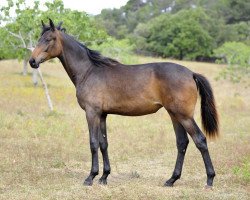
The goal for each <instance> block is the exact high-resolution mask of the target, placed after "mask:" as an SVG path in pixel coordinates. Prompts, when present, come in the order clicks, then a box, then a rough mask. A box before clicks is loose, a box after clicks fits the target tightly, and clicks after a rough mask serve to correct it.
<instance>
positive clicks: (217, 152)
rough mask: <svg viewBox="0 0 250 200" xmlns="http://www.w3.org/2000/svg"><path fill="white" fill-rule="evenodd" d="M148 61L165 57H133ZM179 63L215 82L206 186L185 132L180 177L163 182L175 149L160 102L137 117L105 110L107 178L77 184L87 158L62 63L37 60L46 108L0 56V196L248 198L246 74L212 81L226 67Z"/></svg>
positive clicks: (249, 98)
mask: <svg viewBox="0 0 250 200" xmlns="http://www.w3.org/2000/svg"><path fill="white" fill-rule="evenodd" d="M154 61H163V60H161V59H156V58H143V57H139V58H138V62H140V63H143V62H154ZM176 62H177V61H176ZM178 63H180V64H183V65H185V66H187V67H188V68H190V69H191V70H193V71H195V72H199V73H202V74H203V75H205V76H206V77H207V78H208V79H209V80H210V82H211V85H212V87H213V89H214V94H215V98H216V103H217V107H218V112H219V114H220V138H218V139H217V140H208V146H209V150H210V154H211V158H212V161H213V163H214V168H215V171H216V174H217V175H216V177H215V181H214V187H213V190H206V189H204V186H205V183H206V173H205V167H204V164H203V161H202V157H201V155H200V153H199V151H198V150H197V149H196V147H195V145H194V143H193V142H192V141H191V139H190V144H189V147H188V149H187V154H186V158H185V162H184V167H183V168H184V169H183V173H182V177H181V179H180V180H178V181H177V182H176V184H175V185H174V187H170V188H168V187H163V184H164V183H165V181H166V180H167V179H168V178H169V177H170V176H171V174H172V171H173V168H174V165H175V160H176V153H177V152H176V144H175V135H174V132H173V128H172V124H171V120H170V118H169V116H168V114H167V112H166V111H165V110H163V109H161V110H160V111H159V112H157V113H156V114H153V115H147V116H142V117H122V116H115V115H113V116H109V117H108V138H109V154H110V162H111V167H112V173H111V175H110V176H109V179H108V185H107V186H102V185H99V184H98V182H97V181H98V178H99V177H100V175H99V176H98V177H97V178H96V179H95V182H94V184H93V186H92V187H87V186H83V185H82V183H83V180H84V178H85V177H86V176H87V175H88V173H89V169H90V164H91V162H90V161H91V160H90V150H89V142H88V131H87V125H86V120H85V115H84V111H82V110H81V108H80V107H79V106H78V104H77V101H76V97H75V89H74V86H73V84H72V83H71V82H70V80H69V78H68V77H67V74H66V72H65V71H64V69H63V67H62V66H61V64H59V63H57V62H56V63H48V62H47V63H45V64H42V65H41V70H42V71H43V74H44V78H45V80H46V81H47V83H48V86H49V91H50V95H51V98H52V101H53V104H54V108H55V111H54V112H49V111H48V106H47V102H46V98H45V95H44V90H43V89H42V86H41V84H40V85H39V86H38V87H33V85H32V81H31V77H30V75H29V76H22V75H21V73H20V72H21V63H18V62H17V61H13V60H12V61H1V62H0V80H1V81H0V174H1V178H0V199H25V200H27V199H32V200H34V199H114V200H116V199H133V200H134V199H143V200H145V199H227V200H228V199H250V170H249V169H250V145H249V144H250V134H249V129H250V89H249V88H250V80H248V79H246V80H243V81H242V82H241V83H237V84H234V83H231V82H229V81H227V80H218V81H216V80H215V79H216V77H217V75H218V73H219V71H220V70H221V68H223V67H225V66H222V65H216V64H205V63H195V62H178ZM30 71H31V69H30ZM199 107H200V102H198V104H197V109H196V112H195V119H196V121H197V122H198V124H199V125H200V111H199ZM100 162H102V159H101V158H100ZM100 172H102V163H100ZM100 174H101V173H100Z"/></svg>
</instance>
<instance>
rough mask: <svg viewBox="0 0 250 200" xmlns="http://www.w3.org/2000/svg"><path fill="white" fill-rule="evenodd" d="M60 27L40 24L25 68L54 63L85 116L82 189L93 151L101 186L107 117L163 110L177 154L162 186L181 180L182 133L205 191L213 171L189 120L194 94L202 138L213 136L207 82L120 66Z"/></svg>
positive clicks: (171, 67) (163, 68)
mask: <svg viewBox="0 0 250 200" xmlns="http://www.w3.org/2000/svg"><path fill="white" fill-rule="evenodd" d="M61 25H62V23H59V25H58V26H55V25H54V23H53V21H52V20H51V19H49V25H45V24H44V23H43V22H42V33H41V37H40V39H39V41H38V44H37V46H36V48H35V49H34V51H33V52H32V55H31V58H30V60H29V63H30V65H31V67H32V68H38V67H39V64H40V63H42V62H44V61H46V60H49V59H51V58H55V57H57V58H59V60H60V61H61V63H62V65H63V66H64V68H65V70H66V72H67V74H68V75H69V78H70V79H71V81H72V82H73V84H74V85H75V88H76V97H77V100H78V103H79V105H80V107H81V108H82V109H83V110H85V112H86V119H87V123H88V129H89V141H90V150H91V155H92V165H91V170H90V174H89V176H88V177H87V178H86V179H85V181H84V185H92V184H93V179H94V178H95V176H96V175H98V172H99V162H98V149H99V147H100V150H101V153H102V157H103V174H102V176H101V178H100V179H99V183H100V184H107V177H108V175H109V174H110V171H111V168H110V163H109V156H108V140H107V130H106V118H107V115H108V114H117V115H126V116H140V115H146V114H151V113H155V112H157V111H158V110H159V109H160V108H162V107H164V108H165V109H166V110H167V112H168V113H169V115H170V117H171V120H172V123H173V128H174V131H175V135H176V141H177V142H176V145H177V149H178V154H177V160H176V164H175V168H174V171H173V174H172V176H171V178H170V179H169V180H167V181H166V183H165V184H164V185H165V186H173V184H174V182H175V181H176V180H177V179H179V178H180V176H181V172H182V166H183V161H184V157H185V153H186V149H187V146H188V143H189V139H188V136H187V133H188V134H189V135H190V136H191V138H192V139H193V141H194V143H195V145H196V147H197V148H198V149H199V151H200V153H201V155H202V157H203V161H204V164H205V168H206V173H207V187H212V185H213V179H214V177H215V171H214V168H213V165H212V161H211V158H210V155H209V152H208V147H207V142H206V137H205V136H204V134H203V133H202V131H201V130H200V128H199V127H198V126H197V124H196V122H195V120H194V118H193V115H194V109H195V105H196V101H197V96H198V92H199V94H200V97H201V118H202V125H203V128H204V130H205V132H206V135H208V136H210V137H216V136H218V132H219V131H218V129H219V128H218V117H217V111H216V107H215V100H214V95H213V92H212V88H211V86H210V84H209V82H208V80H207V79H206V78H205V77H204V76H202V75H200V74H197V73H194V72H192V71H190V70H189V69H187V68H186V67H184V66H181V65H178V64H174V63H168V62H162V63H148V64H140V65H124V64H121V63H119V62H118V61H116V60H114V59H111V58H107V57H104V56H102V55H101V54H100V53H99V52H97V51H94V50H91V49H89V48H87V47H86V46H85V45H83V44H82V43H80V42H78V41H76V40H75V39H74V38H73V37H72V36H70V35H68V34H66V33H65V29H64V28H62V27H61Z"/></svg>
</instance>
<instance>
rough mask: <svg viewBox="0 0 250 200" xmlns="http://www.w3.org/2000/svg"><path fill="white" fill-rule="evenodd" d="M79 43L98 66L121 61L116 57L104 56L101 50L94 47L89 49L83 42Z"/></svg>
mask: <svg viewBox="0 0 250 200" xmlns="http://www.w3.org/2000/svg"><path fill="white" fill-rule="evenodd" d="M77 43H78V44H79V45H80V46H81V47H82V48H84V49H85V50H86V52H87V55H88V57H89V59H90V61H91V62H92V63H93V64H94V65H95V66H97V67H103V66H110V65H116V64H119V62H118V61H117V60H115V59H112V58H108V57H105V56H103V55H102V54H101V53H100V52H99V51H95V50H92V49H89V48H88V47H87V46H85V45H84V44H82V43H81V42H78V41H77Z"/></svg>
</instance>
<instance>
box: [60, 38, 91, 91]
mask: <svg viewBox="0 0 250 200" xmlns="http://www.w3.org/2000/svg"><path fill="white" fill-rule="evenodd" d="M62 44H63V51H62V53H61V55H60V56H59V57H58V58H59V59H60V61H61V63H62V65H63V66H64V68H65V70H66V72H67V74H68V75H69V77H70V79H71V81H72V82H73V83H74V85H75V86H76V85H77V83H78V82H79V81H81V80H83V79H85V78H86V76H87V74H88V72H89V71H90V69H91V68H92V67H93V66H92V64H91V62H90V60H89V58H88V55H87V53H86V51H85V50H84V49H83V48H82V47H80V45H79V44H78V43H77V42H76V41H75V40H73V39H71V38H70V37H67V36H66V35H65V36H64V37H63V41H62Z"/></svg>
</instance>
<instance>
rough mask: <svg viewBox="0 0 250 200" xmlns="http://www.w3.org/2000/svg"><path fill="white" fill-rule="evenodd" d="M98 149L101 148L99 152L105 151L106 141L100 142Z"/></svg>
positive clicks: (106, 147)
mask: <svg viewBox="0 0 250 200" xmlns="http://www.w3.org/2000/svg"><path fill="white" fill-rule="evenodd" d="M100 149H101V152H104V151H106V150H107V149H108V142H106V141H103V142H100Z"/></svg>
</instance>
